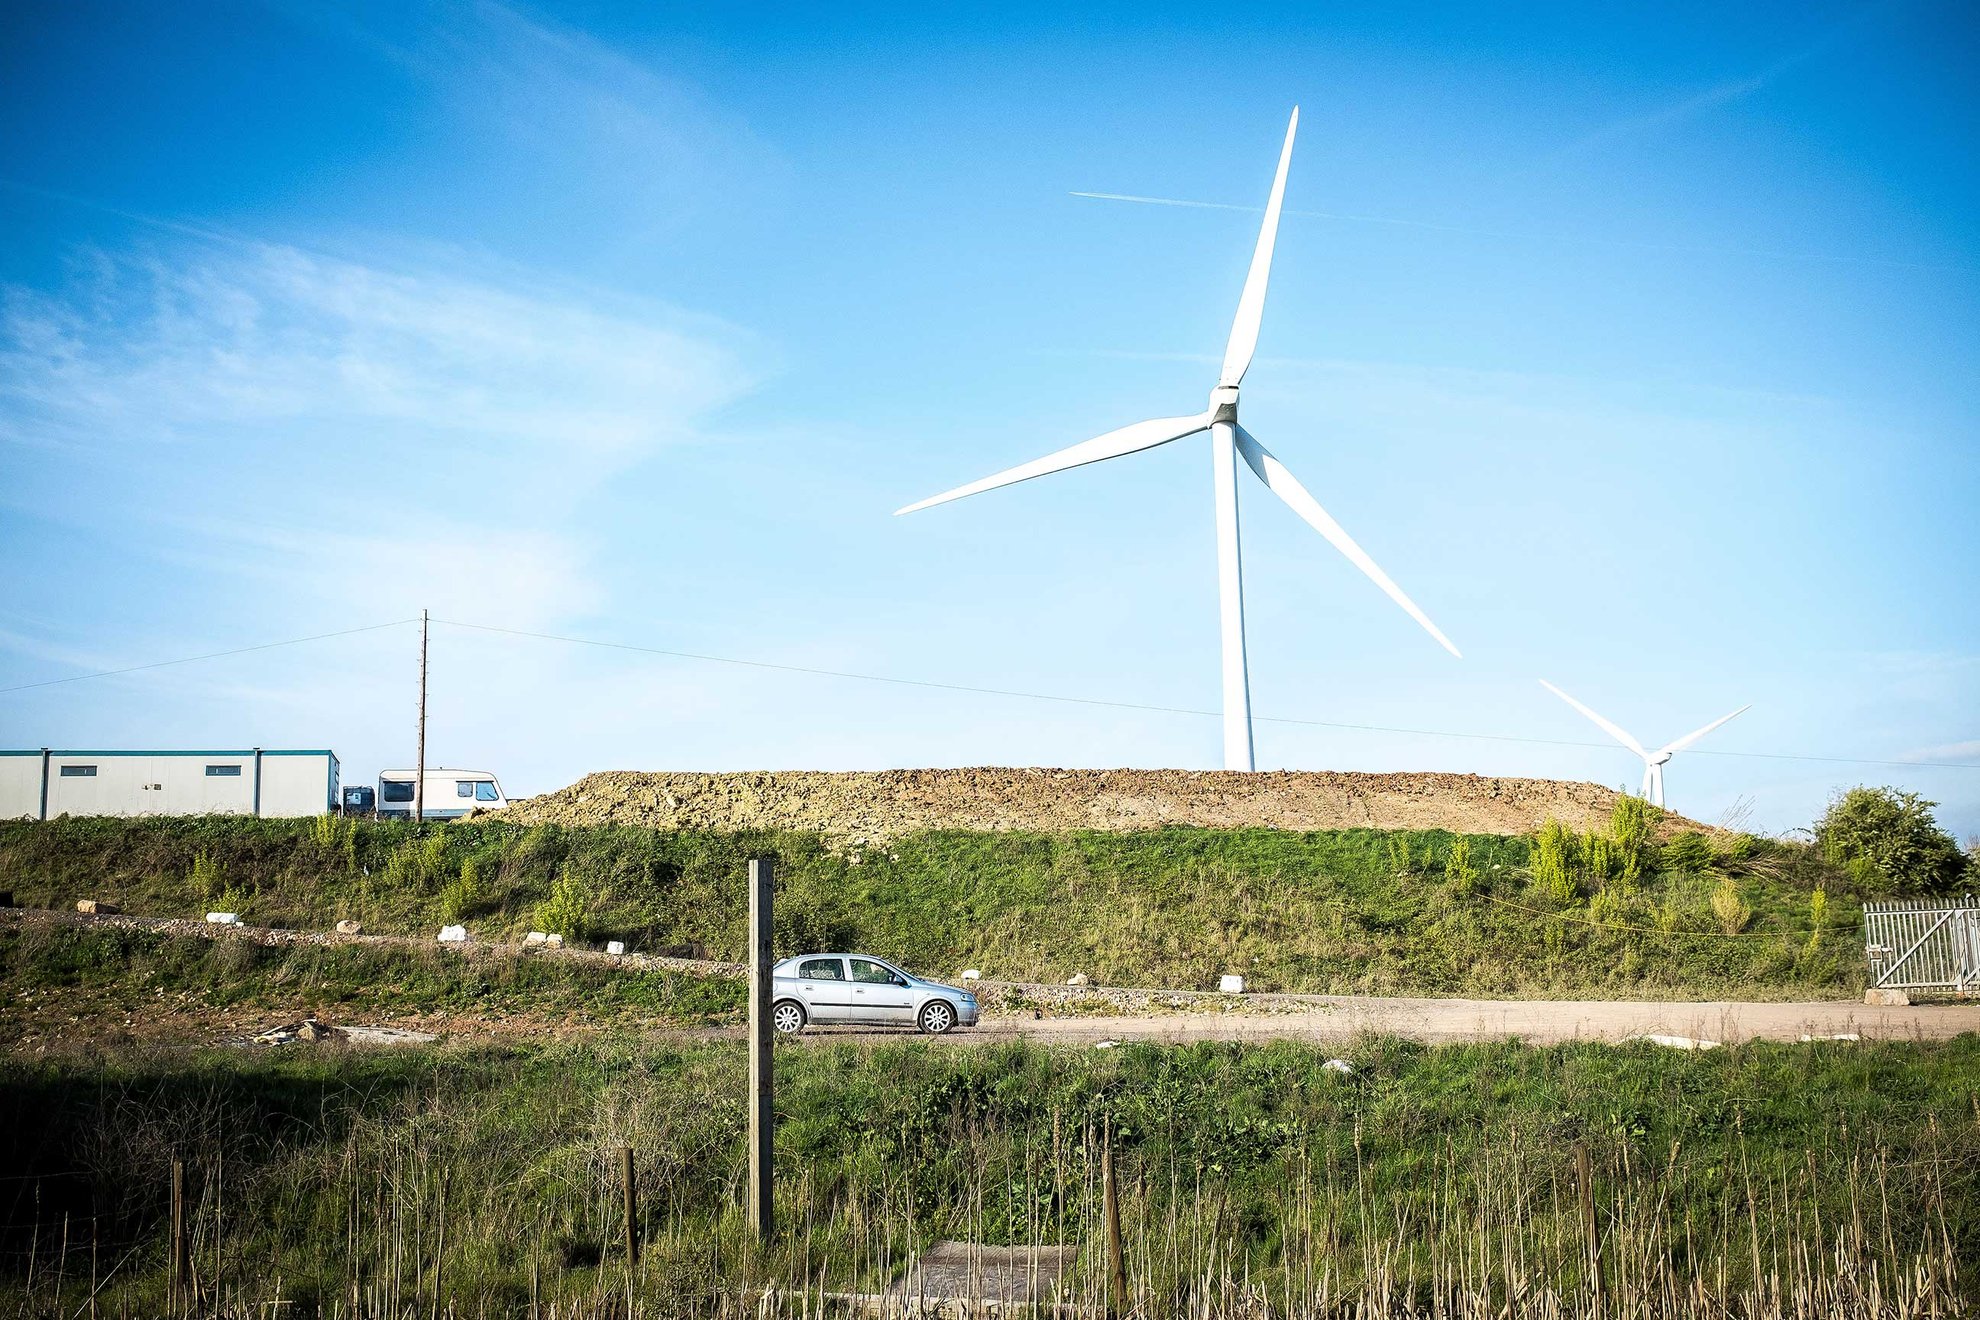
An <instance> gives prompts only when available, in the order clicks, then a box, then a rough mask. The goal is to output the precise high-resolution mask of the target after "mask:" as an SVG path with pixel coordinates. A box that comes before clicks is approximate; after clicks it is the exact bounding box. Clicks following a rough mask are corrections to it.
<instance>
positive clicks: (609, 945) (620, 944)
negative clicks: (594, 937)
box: [605, 940, 626, 958]
mask: <svg viewBox="0 0 1980 1320" xmlns="http://www.w3.org/2000/svg"><path fill="white" fill-rule="evenodd" d="M625 951H626V942H625V941H624V940H607V941H605V952H607V953H609V954H611V955H612V956H613V957H614V958H616V957H618V956H619V955H620V954H622V953H624V952H625Z"/></svg>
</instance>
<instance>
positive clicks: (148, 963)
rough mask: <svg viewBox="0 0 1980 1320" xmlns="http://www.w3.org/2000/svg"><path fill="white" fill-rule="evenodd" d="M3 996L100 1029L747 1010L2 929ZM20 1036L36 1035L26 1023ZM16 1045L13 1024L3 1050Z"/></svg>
mask: <svg viewBox="0 0 1980 1320" xmlns="http://www.w3.org/2000/svg"><path fill="white" fill-rule="evenodd" d="M0 986H4V987H5V989H6V992H7V998H8V999H10V1000H15V1001H16V1002H22V1001H21V1000H20V997H21V996H22V995H24V994H32V995H34V996H36V997H37V998H39V999H40V1000H41V1002H42V1003H43V1004H45V1005H52V1007H53V1008H54V1009H56V1010H57V1011H58V1012H66V1013H68V1014H71V1015H80V1014H82V1013H83V1012H84V1011H85V1010H90V1011H92V1013H93V1015H94V1016H95V1017H97V1018H102V1017H104V1016H106V1015H107V1014H109V1013H111V1012H121V1013H124V1014H129V1015H132V1016H133V1017H136V1018H143V1017H148V1016H151V1015H153V1014H155V1013H156V1012H157V1010H158V1009H159V1008H160V1007H161V1006H162V1007H164V1008H177V1009H186V1008H191V1009H235V1008H253V1009H267V1010H271V1011H280V1012H283V1013H286V1014H287V1015H288V1017H287V1019H286V1020H290V1021H293V1020H295V1019H297V1018H299V1017H301V1016H302V1015H303V1014H304V1013H306V1012H316V1013H319V1014H321V1015H322V1016H323V1018H324V1020H325V1021H333V1022H346V1023H348V1022H350V1021H352V1020H354V1019H358V1018H362V1017H363V1016H366V1015H377V1014H395V1013H433V1012H450V1013H461V1012H465V1013H484V1014H495V1013H499V1014H517V1013H530V1014H540V1015H543V1016H544V1017H546V1018H551V1019H563V1020H571V1019H577V1018H582V1019H584V1020H587V1021H593V1022H600V1021H602V1022H613V1021H624V1022H628V1023H637V1024H648V1023H665V1024H672V1025H697V1024H704V1023H710V1022H715V1021H720V1020H725V1019H727V1018H728V1017H730V1016H733V1015H734V1014H735V1013H737V1012H739V1011H740V1010H741V1009H742V1008H743V1006H744V1002H745V992H744V987H743V983H742V982H741V981H740V980H735V979H730V978H725V977H700V976H690V975H685V974H682V973H679V972H673V971H666V970H660V969H653V968H629V967H624V968H622V967H601V966H597V965H595V964H587V963H581V962H573V961H570V960H566V959H544V958H535V957H518V956H516V955H514V954H512V953H504V952H495V951H487V950H473V949H470V950H465V951H462V950H452V949H443V948H440V947H438V946H432V947H426V946H421V947H417V948H407V947H404V946H399V947H392V946H378V945H353V944H331V945H309V944H289V945H280V946H268V945H263V944H259V943H256V942H254V941H252V940H247V939H242V938H236V937H231V936H229V937H223V938H220V939H213V940H208V939H197V938H193V939H188V938H185V937H183V936H171V935H164V934H160V933H157V932H153V931H145V930H132V929H122V928H103V927H80V928H78V927H70V926H45V925H40V924H28V923H22V924H19V925H10V926H5V927H0ZM31 1002H32V1001H27V1003H31ZM27 1003H24V1004H23V1008H25V1007H26V1006H27ZM12 1025H13V1027H15V1028H19V1029H28V1028H29V1023H28V1019H27V1015H26V1014H25V1012H22V1013H21V1014H20V1016H19V1017H18V1018H17V1019H16V1020H15V1022H14V1023H13V1024H12ZM271 1025H272V1024H271ZM17 1034H18V1031H17V1030H15V1029H10V1028H9V1027H7V1026H0V1042H4V1041H6V1040H8V1039H10V1038H13V1037H15V1036H16V1035H17Z"/></svg>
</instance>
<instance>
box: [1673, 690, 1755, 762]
mask: <svg viewBox="0 0 1980 1320" xmlns="http://www.w3.org/2000/svg"><path fill="white" fill-rule="evenodd" d="M1752 709H1753V703H1752V702H1750V701H1749V702H1747V703H1746V704H1745V705H1744V706H1741V707H1740V708H1739V709H1738V710H1736V711H1734V712H1733V713H1732V715H1721V716H1720V717H1719V718H1718V719H1716V720H1713V721H1712V722H1711V723H1710V724H1708V725H1706V726H1705V727H1704V728H1702V729H1693V730H1692V731H1691V732H1690V733H1687V734H1685V735H1684V737H1682V738H1680V739H1678V740H1677V741H1676V742H1674V743H1665V744H1664V746H1663V749H1662V751H1660V752H1659V755H1668V754H1669V753H1672V752H1681V751H1683V750H1684V749H1685V748H1687V747H1689V746H1691V744H1693V743H1695V742H1697V741H1698V740H1699V739H1700V738H1703V737H1704V736H1705V735H1706V734H1708V733H1710V732H1711V731H1712V730H1714V729H1716V728H1718V727H1719V726H1720V725H1721V724H1724V723H1725V722H1726V721H1727V720H1729V719H1731V718H1732V717H1733V715H1744V714H1746V712H1747V711H1749V710H1752Z"/></svg>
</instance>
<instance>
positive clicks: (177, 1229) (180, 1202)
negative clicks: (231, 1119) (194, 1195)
mask: <svg viewBox="0 0 1980 1320" xmlns="http://www.w3.org/2000/svg"><path fill="white" fill-rule="evenodd" d="M185 1291H186V1166H185V1162H184V1161H182V1160H173V1161H172V1264H171V1298H172V1307H173V1309H174V1310H178V1309H181V1308H182V1307H183V1306H184V1305H185Z"/></svg>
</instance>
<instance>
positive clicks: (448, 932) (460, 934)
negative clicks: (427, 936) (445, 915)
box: [440, 926, 467, 944]
mask: <svg viewBox="0 0 1980 1320" xmlns="http://www.w3.org/2000/svg"><path fill="white" fill-rule="evenodd" d="M440 942H441V943H442V944H466V943H467V927H466V926H442V927H441V928H440Z"/></svg>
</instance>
